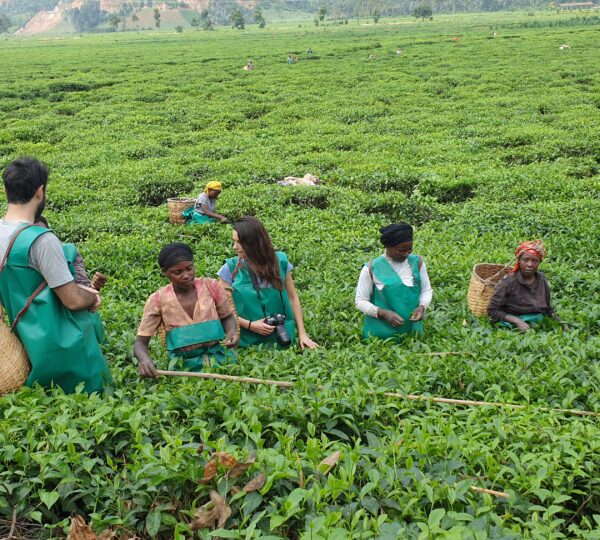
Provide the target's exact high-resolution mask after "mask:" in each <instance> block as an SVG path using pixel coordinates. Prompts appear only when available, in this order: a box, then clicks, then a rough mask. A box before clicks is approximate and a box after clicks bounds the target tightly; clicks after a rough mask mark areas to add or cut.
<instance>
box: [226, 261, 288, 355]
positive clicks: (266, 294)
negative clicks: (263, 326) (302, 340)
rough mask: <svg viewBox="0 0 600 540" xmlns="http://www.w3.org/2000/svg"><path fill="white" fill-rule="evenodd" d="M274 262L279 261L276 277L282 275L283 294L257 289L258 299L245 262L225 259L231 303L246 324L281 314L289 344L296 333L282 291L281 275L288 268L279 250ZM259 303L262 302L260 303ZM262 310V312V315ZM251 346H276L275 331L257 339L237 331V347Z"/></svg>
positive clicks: (241, 330) (284, 294) (243, 329)
mask: <svg viewBox="0 0 600 540" xmlns="http://www.w3.org/2000/svg"><path fill="white" fill-rule="evenodd" d="M275 254H276V255H277V260H278V261H279V275H280V276H283V280H284V287H283V291H278V290H277V289H275V288H274V287H273V286H271V285H269V286H268V287H265V288H261V289H260V299H259V298H258V295H257V293H256V290H255V289H254V286H253V285H252V280H251V279H250V274H249V273H248V267H247V266H246V262H245V261H242V262H241V263H240V261H239V258H238V257H233V258H231V259H227V261H226V263H227V266H228V268H229V271H230V272H231V275H232V276H233V284H232V287H233V301H234V303H235V308H236V310H237V312H238V315H239V316H240V317H242V318H243V319H247V320H249V321H257V320H263V319H264V318H265V312H266V314H267V315H274V314H276V313H285V316H286V318H285V322H284V327H285V329H286V330H287V332H288V334H289V335H290V338H291V340H292V343H294V338H295V334H296V324H295V322H294V316H293V312H292V306H291V304H290V299H289V297H288V293H287V290H286V288H285V276H286V274H287V268H288V258H287V255H286V254H285V253H283V251H277V252H276V253H275ZM261 300H262V302H261ZM263 308H264V312H263ZM253 345H264V346H267V347H278V346H279V344H278V343H277V338H276V336H275V332H272V333H271V334H269V335H268V336H261V335H260V334H257V333H255V332H252V331H251V330H247V329H246V328H240V344H239V346H240V347H241V348H244V347H251V346H253Z"/></svg>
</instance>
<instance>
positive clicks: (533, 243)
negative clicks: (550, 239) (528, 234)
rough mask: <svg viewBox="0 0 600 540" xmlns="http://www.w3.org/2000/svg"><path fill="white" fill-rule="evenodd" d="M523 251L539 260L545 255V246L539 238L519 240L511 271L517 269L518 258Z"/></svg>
mask: <svg viewBox="0 0 600 540" xmlns="http://www.w3.org/2000/svg"><path fill="white" fill-rule="evenodd" d="M523 253H530V254H531V255H534V256H535V257H537V258H538V259H539V260H540V261H541V260H542V259H543V258H544V257H545V256H546V248H545V247H544V244H542V241H541V240H526V241H525V242H521V243H520V244H519V247H518V248H517V249H516V250H515V257H516V258H517V263H516V264H515V266H514V268H513V269H512V271H513V272H516V271H517V270H518V269H519V261H518V259H519V258H520V257H521V255H523Z"/></svg>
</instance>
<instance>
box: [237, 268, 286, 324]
mask: <svg viewBox="0 0 600 540" xmlns="http://www.w3.org/2000/svg"><path fill="white" fill-rule="evenodd" d="M247 269H248V275H249V276H250V282H251V283H252V288H253V289H254V290H255V291H256V295H257V296H258V301H259V302H260V307H261V308H262V311H263V315H264V316H265V319H266V318H267V310H266V309H265V305H264V304H263V301H262V296H261V294H260V285H259V284H258V276H257V275H256V274H255V273H254V272H253V271H252V270H251V269H250V267H247ZM279 297H280V298H281V308H282V309H283V315H284V316H285V317H286V318H287V313H286V312H285V303H284V301H283V292H282V291H279Z"/></svg>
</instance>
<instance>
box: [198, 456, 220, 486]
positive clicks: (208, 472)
mask: <svg viewBox="0 0 600 540" xmlns="http://www.w3.org/2000/svg"><path fill="white" fill-rule="evenodd" d="M216 474H217V462H216V461H215V460H214V459H212V458H211V459H210V461H209V462H208V463H207V464H206V466H205V467H204V476H203V477H202V478H201V479H200V483H201V484H208V483H209V482H210V481H211V480H212V479H213V478H214V477H215V476H216Z"/></svg>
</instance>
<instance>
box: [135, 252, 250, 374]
mask: <svg viewBox="0 0 600 540" xmlns="http://www.w3.org/2000/svg"><path fill="white" fill-rule="evenodd" d="M158 264H159V266H160V269H161V270H162V273H163V275H164V276H165V277H167V278H168V279H169V281H170V283H169V285H166V286H165V287H162V288H161V289H159V290H158V291H156V292H155V293H154V294H152V295H151V296H150V297H149V298H148V300H147V302H146V306H145V307H144V314H143V315H142V321H141V322H140V326H139V329H138V333H137V337H136V340H135V347H134V352H133V354H134V356H135V357H136V358H137V359H138V360H139V372H140V375H142V376H143V377H156V375H157V372H156V366H155V365H154V362H153V361H152V358H150V353H149V351H148V344H149V343H150V338H151V337H152V336H154V335H156V334H158V333H159V332H160V331H161V330H164V331H166V347H167V351H168V353H169V357H170V359H171V360H172V361H174V362H175V365H174V366H173V367H174V368H175V369H183V370H185V371H202V370H203V368H205V367H209V366H211V365H212V366H220V365H224V364H226V363H235V361H236V359H235V356H234V355H233V353H232V352H231V351H228V350H226V349H224V348H223V346H222V345H221V341H223V340H225V347H227V348H228V349H231V348H234V347H237V345H238V342H239V332H238V327H237V320H236V313H235V308H234V307H233V302H232V301H231V299H230V297H229V294H228V293H227V291H226V290H225V288H224V287H223V286H222V285H221V284H220V283H219V282H218V281H217V280H216V279H209V278H197V277H196V268H195V266H194V257H193V254H192V250H191V249H190V247H189V246H187V245H186V244H180V243H173V244H169V245H168V246H166V247H164V248H163V249H162V250H161V252H160V254H159V255H158Z"/></svg>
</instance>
